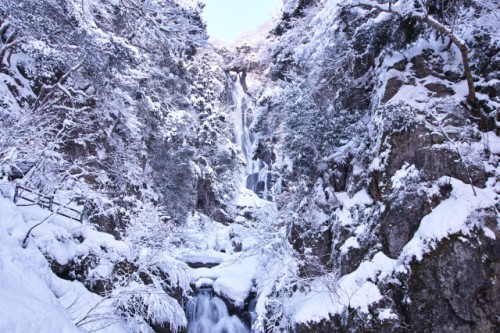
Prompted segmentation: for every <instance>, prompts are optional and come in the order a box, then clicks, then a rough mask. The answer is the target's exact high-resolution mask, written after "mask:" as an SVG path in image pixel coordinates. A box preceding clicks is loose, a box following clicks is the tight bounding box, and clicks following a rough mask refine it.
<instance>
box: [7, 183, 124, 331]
mask: <svg viewBox="0 0 500 333" xmlns="http://www.w3.org/2000/svg"><path fill="white" fill-rule="evenodd" d="M0 186H1V187H0V189H1V194H2V195H1V196H0V308H1V309H2V311H1V314H0V332H14V333H16V332H19V333H28V332H37V333H53V332H64V333H66V332H68V333H69V332H84V331H92V330H94V329H98V328H99V329H100V332H109V333H112V332H116V333H120V332H129V330H128V329H127V328H126V327H125V326H124V324H123V323H121V322H120V321H119V319H118V317H116V316H115V315H114V314H113V308H112V307H110V300H107V299H103V298H102V297H100V296H99V295H96V294H93V293H91V292H89V291H88V290H87V289H86V288H85V287H84V286H83V285H82V284H81V283H80V282H77V281H67V280H63V279H61V278H59V277H57V276H56V275H55V274H54V273H53V272H52V270H51V268H50V266H49V263H48V261H47V258H46V257H45V256H44V253H45V254H51V255H52V256H53V258H57V261H58V262H59V263H63V264H64V263H66V262H68V261H69V260H70V259H71V258H74V257H75V256H77V255H85V254H87V253H89V252H90V251H91V250H92V249H99V248H101V247H105V248H107V249H109V250H110V251H109V252H110V255H111V256H113V255H114V256H118V255H119V254H120V255H123V254H126V252H127V251H128V248H127V246H126V245H125V244H124V243H122V242H119V241H116V240H115V239H114V238H113V237H112V236H110V235H108V234H104V233H99V232H97V231H95V230H93V228H91V227H90V226H87V225H81V224H80V223H79V222H76V221H74V220H71V219H67V218H65V217H62V216H58V215H52V216H51V214H52V213H51V212H50V211H48V210H44V209H42V208H40V207H38V206H36V205H33V206H25V207H18V206H16V205H15V204H14V203H13V202H12V201H11V198H12V195H13V184H11V183H8V182H6V181H2V182H1V183H0ZM44 219H46V221H45V222H44V223H42V224H41V225H40V226H38V227H36V228H35V229H33V231H32V234H31V236H30V237H29V239H28V242H27V246H26V248H23V246H22V245H23V240H24V238H25V236H26V233H27V231H28V230H29V229H30V228H31V227H32V226H34V225H35V224H37V223H39V222H41V221H42V220H44ZM77 234H78V235H81V236H82V237H83V238H84V241H83V242H82V243H74V241H73V239H74V238H73V236H74V235H77ZM42 252H43V253H42Z"/></svg>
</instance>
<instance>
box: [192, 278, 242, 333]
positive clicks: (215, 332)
mask: <svg viewBox="0 0 500 333" xmlns="http://www.w3.org/2000/svg"><path fill="white" fill-rule="evenodd" d="M187 319H188V322H189V326H188V333H250V330H249V329H248V328H247V327H246V326H245V324H243V322H242V321H241V320H240V319H239V318H238V317H236V316H230V315H229V313H228V311H227V307H226V304H225V303H224V301H223V300H222V299H220V298H219V297H217V296H214V295H213V290H212V289H210V288H200V289H198V290H197V295H196V296H195V297H194V298H192V299H191V300H190V301H189V302H188V303H187Z"/></svg>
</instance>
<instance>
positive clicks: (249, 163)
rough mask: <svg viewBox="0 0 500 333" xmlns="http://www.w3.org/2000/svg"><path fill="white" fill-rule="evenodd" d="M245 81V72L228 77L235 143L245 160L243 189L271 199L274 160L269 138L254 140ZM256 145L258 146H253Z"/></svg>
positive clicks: (252, 108) (249, 100)
mask: <svg viewBox="0 0 500 333" xmlns="http://www.w3.org/2000/svg"><path fill="white" fill-rule="evenodd" d="M244 80H245V75H244V74H241V73H238V74H237V75H236V77H235V78H234V79H233V78H231V76H229V83H230V85H231V97H232V99H233V105H234V115H235V117H234V128H235V136H236V144H237V145H238V146H239V147H240V148H241V151H242V153H243V156H244V157H245V162H246V166H245V167H244V168H243V169H244V170H243V171H242V177H243V179H242V184H243V186H244V187H245V188H247V189H250V190H253V191H254V192H255V193H256V194H257V195H259V197H261V198H263V199H266V200H272V183H273V182H274V181H275V179H273V178H275V174H274V173H273V172H272V171H271V164H272V162H273V159H274V153H273V151H272V148H271V140H269V139H268V140H266V141H258V142H255V136H254V134H253V133H252V132H251V131H250V125H251V123H252V117H253V112H254V110H255V105H254V103H253V101H252V98H251V97H250V96H249V95H248V94H247V93H246V92H245V89H244V88H243V85H244ZM256 143H257V144H256ZM255 144H256V146H257V147H254V145H255ZM252 148H256V149H254V150H253V149H252ZM254 152H255V153H254Z"/></svg>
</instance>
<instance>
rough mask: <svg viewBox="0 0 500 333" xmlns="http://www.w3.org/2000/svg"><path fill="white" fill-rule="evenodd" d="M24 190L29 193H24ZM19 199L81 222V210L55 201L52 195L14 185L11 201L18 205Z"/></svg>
mask: <svg viewBox="0 0 500 333" xmlns="http://www.w3.org/2000/svg"><path fill="white" fill-rule="evenodd" d="M25 192H27V193H29V194H30V195H28V194H26V193H25ZM19 199H23V200H26V201H28V202H31V203H33V204H35V205H38V206H40V207H42V208H44V209H47V210H49V211H51V212H54V213H55V214H57V215H61V216H64V217H67V218H69V219H72V220H75V221H78V222H80V223H82V222H83V211H80V210H78V209H75V208H72V207H69V206H67V205H64V204H61V203H59V202H57V201H55V200H54V195H47V194H43V193H39V192H37V191H36V190H34V189H30V188H27V187H24V186H21V185H16V189H15V191H14V199H13V201H14V203H15V204H16V205H18V206H20V204H19V202H18V201H19ZM56 207H57V208H56Z"/></svg>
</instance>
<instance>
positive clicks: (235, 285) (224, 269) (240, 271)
mask: <svg viewBox="0 0 500 333" xmlns="http://www.w3.org/2000/svg"><path fill="white" fill-rule="evenodd" d="M258 264H259V260H258V258H257V257H256V256H245V257H241V258H238V257H237V256H236V257H235V258H234V259H232V260H230V261H227V262H224V263H222V264H220V265H218V266H215V267H212V268H198V269H195V270H194V271H195V275H196V278H195V279H196V280H197V281H200V280H202V281H207V280H206V279H207V278H208V279H210V280H213V281H214V282H213V288H214V291H215V292H216V293H217V294H218V295H220V296H223V297H226V298H228V299H230V300H231V301H233V302H234V304H235V305H236V306H238V307H241V306H243V304H244V303H245V300H246V299H247V297H248V295H249V294H250V292H251V291H252V287H253V284H254V280H255V274H256V271H257V267H258Z"/></svg>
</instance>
